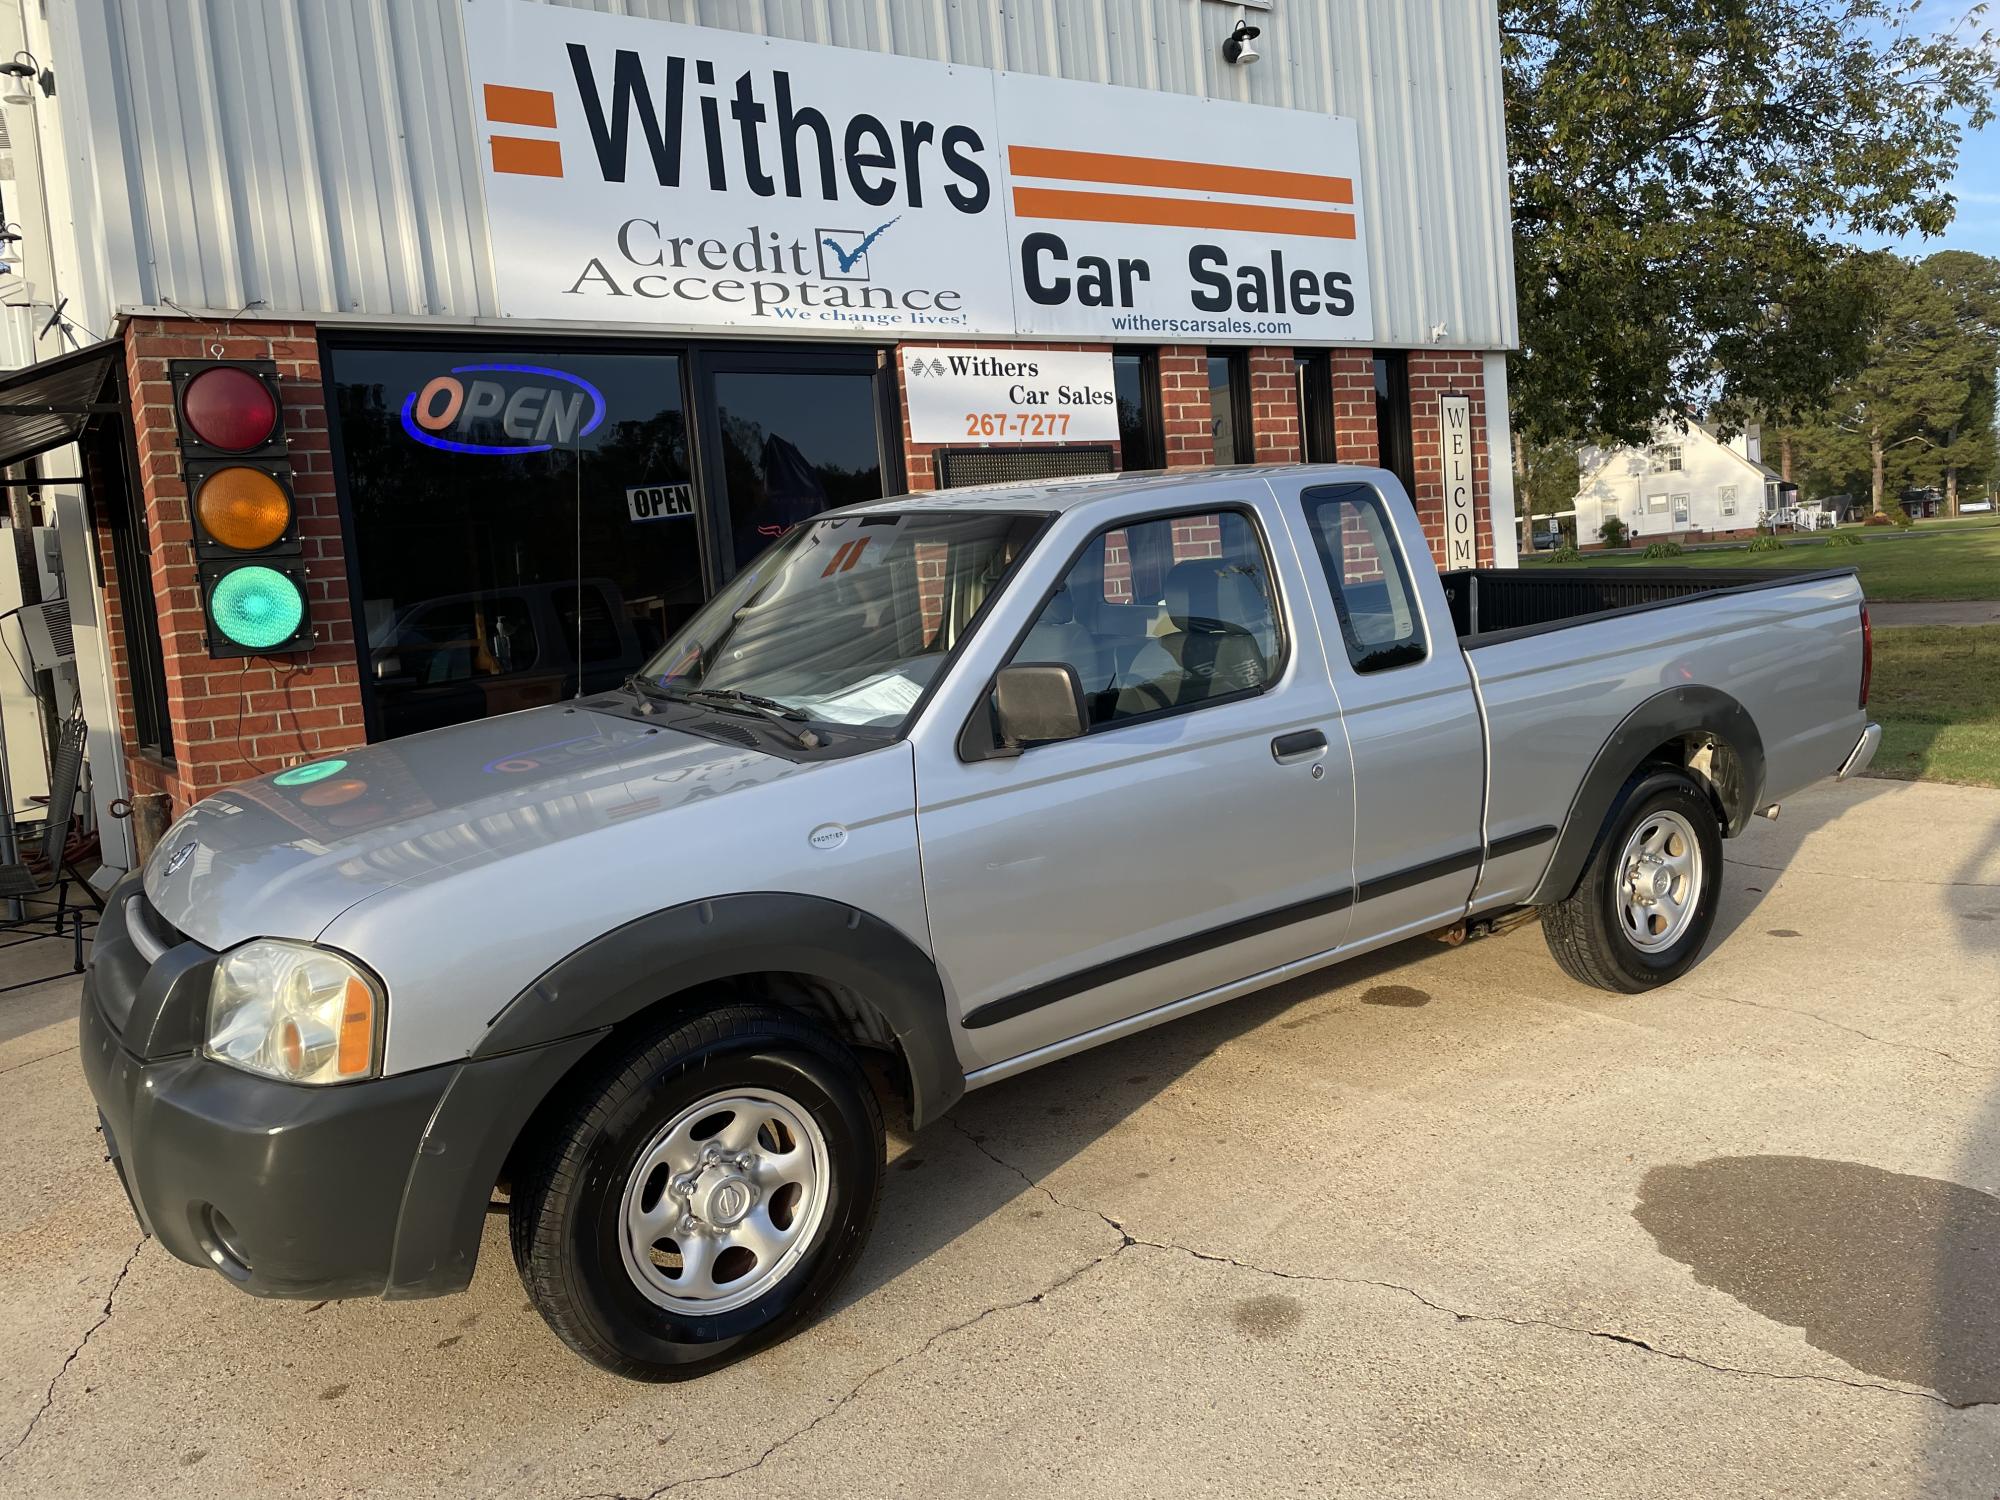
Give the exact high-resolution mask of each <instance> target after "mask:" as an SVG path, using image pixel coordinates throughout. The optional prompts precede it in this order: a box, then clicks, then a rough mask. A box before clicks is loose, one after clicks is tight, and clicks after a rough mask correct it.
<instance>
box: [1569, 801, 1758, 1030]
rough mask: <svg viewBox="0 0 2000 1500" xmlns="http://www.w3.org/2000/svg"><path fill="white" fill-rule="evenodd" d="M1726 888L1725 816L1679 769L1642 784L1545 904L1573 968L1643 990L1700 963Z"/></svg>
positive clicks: (1581, 977)
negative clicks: (1573, 881)
mask: <svg viewBox="0 0 2000 1500" xmlns="http://www.w3.org/2000/svg"><path fill="white" fill-rule="evenodd" d="M1721 890H1722V826H1721V824H1720V822H1719V821H1718V819H1717V818H1716V815H1715V807H1714V804H1713V803H1711V802H1710V801H1709V799H1708V794H1707V793H1706V792H1705V791H1703V789H1702V788H1701V787H1700V786H1699V785H1697V784H1696V783H1695V782H1694V780H1693V779H1692V778H1690V777H1688V776H1686V775H1685V774H1682V773H1680V772H1673V771H1668V772H1658V773H1655V774H1652V775H1649V776H1648V777H1647V778H1646V779H1645V780H1644V781H1643V782H1641V783H1640V784H1639V786H1638V787H1636V788H1635V789H1634V790H1633V793H1632V795H1631V796H1630V797H1628V798H1627V799H1626V801H1625V803H1624V806H1623V807H1622V808H1621V809H1620V811H1619V813H1618V814H1617V816H1616V817H1615V818H1614V819H1613V820H1612V823H1611V826H1610V827H1609V828H1607V829H1606V830H1605V836H1604V838H1603V839H1602V840H1601V841H1600V842H1599V844H1598V846H1597V852H1596V853H1595V854H1594V855H1592V856H1591V860H1590V863H1589V865H1588V866H1586V867H1585V869H1584V872H1583V878H1582V879H1581V880H1580V881H1578V882H1577V887H1576V890H1575V891H1574V892H1572V893H1571V894H1570V896H1569V898H1568V899H1567V900H1564V901H1558V902H1556V903H1555V904H1554V905H1552V906H1548V907H1544V908H1543V910H1542V932H1543V934H1544V936H1545V937H1546V938H1547V940H1548V945H1549V952H1550V953H1552V954H1554V955H1555V960H1556V962H1557V963H1558V964H1559V965H1561V966H1562V970H1563V972H1564V973H1566V974H1568V975H1569V976H1570V978H1572V979H1574V980H1577V981H1578V982H1580V983H1582V984H1588V985H1594V986H1596V987H1597V988H1598V989H1604V990H1614V991H1617V992H1619V993H1621V994H1628V995H1630V994H1638V993H1640V992H1642V991H1645V990H1650V989H1653V988H1655V987H1657V986H1659V985H1662V984H1667V983H1669V982H1671V981H1673V980H1675V979H1678V978H1680V976H1681V975H1683V974H1685V973H1686V972H1687V971H1688V970H1689V969H1691V968H1693V967H1694V964H1695V960H1696V959H1698V958H1699V957H1700V956H1701V949H1702V944H1704V943H1705V942H1707V941H1708V934H1709V931H1710V929H1711V928H1713V927H1714V925H1715V908H1716V904H1717V901H1718V899H1719V897H1720V895H1721Z"/></svg>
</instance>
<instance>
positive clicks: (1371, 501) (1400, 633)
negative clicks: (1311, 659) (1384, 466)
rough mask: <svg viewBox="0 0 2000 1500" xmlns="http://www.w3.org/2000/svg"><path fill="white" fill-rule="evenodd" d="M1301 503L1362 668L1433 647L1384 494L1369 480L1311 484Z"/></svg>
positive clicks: (1352, 655)
mask: <svg viewBox="0 0 2000 1500" xmlns="http://www.w3.org/2000/svg"><path fill="white" fill-rule="evenodd" d="M1300 502H1301V504H1303V505H1304V506H1305V512H1306V524H1307V526H1308V528H1309V529H1310V530H1311V532H1312V539H1313V548H1314V550H1315V551H1317V552H1318V553H1319V561H1320V566H1321V567H1322V568H1324V569H1325V570H1326V582H1327V587H1328V588H1329V589H1331V590H1332V591H1333V606H1334V613H1335V614H1337V615H1338V616H1339V617H1340V634H1341V639H1342V640H1344V641H1345V642H1346V644H1347V659H1348V661H1350V662H1351V663H1353V665H1354V670H1355V671H1357V672H1380V671H1383V670H1384V669H1386V668H1389V667H1404V666H1408V665H1409V664H1410V663H1412V662H1419V661H1422V660H1423V659H1424V657H1425V656H1426V655H1427V654H1428V652H1427V648H1426V647H1425V645H1424V626H1423V620H1422V618H1421V617H1420V615H1419V614H1418V611H1417V606H1416V590H1415V589H1413V588H1412V587H1411V586H1410V570H1409V569H1408V568H1407V567H1406V566H1405V565H1404V563H1403V554H1402V550H1401V549H1400V548H1399V547H1398V546H1397V545H1396V533H1395V528H1394V527H1393V526H1392V525H1391V524H1390V521H1389V512H1388V508H1387V507H1386V506H1384V505H1383V504H1382V497H1381V496H1380V495H1378V494H1376V493H1375V491H1374V490H1372V489H1370V488H1369V487H1368V486H1367V485H1363V484H1343V485H1336V486H1331V487H1328V488H1325V489H1316V490H1307V491H1306V492H1305V494H1304V495H1303V496H1301V497H1300Z"/></svg>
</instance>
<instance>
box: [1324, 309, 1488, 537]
mask: <svg viewBox="0 0 2000 1500" xmlns="http://www.w3.org/2000/svg"><path fill="white" fill-rule="evenodd" d="M1409 362H1410V453H1411V457H1412V458H1413V459H1414V460H1415V465H1414V467H1415V469H1416V479H1417V493H1416V494H1415V495H1414V496H1413V497H1412V498H1413V499H1414V500H1415V501H1416V505H1417V517H1418V519H1419V520H1421V521H1422V522H1423V523H1424V536H1425V537H1426V539H1428V540H1429V542H1430V544H1431V555H1432V556H1433V557H1434V558H1436V559H1437V560H1438V561H1439V563H1440V564H1442V562H1443V561H1444V457H1443V453H1442V450H1441V447H1440V443H1439V433H1438V397H1440V396H1444V395H1452V396H1464V397H1465V398H1466V399H1467V402H1468V405H1469V408H1470V413H1471V422H1472V515H1473V526H1474V529H1475V531H1476V533H1477V535H1478V538H1479V543H1478V545H1479V566H1480V567H1482V568H1490V567H1492V566H1493V505H1492V501H1493V491H1492V485H1491V484H1490V483H1489V481H1488V471H1487V452H1486V377H1485V369H1486V367H1485V363H1484V361H1483V360H1482V359H1481V357H1480V356H1479V355H1477V354H1467V353H1462V352H1460V351H1457V350H1426V349H1412V350H1411V351H1410V356H1409ZM1371 388H1372V387H1371ZM1371 399H1372V398H1371ZM1342 456H1343V457H1345V456H1346V455H1345V453H1344V452H1343V454H1342Z"/></svg>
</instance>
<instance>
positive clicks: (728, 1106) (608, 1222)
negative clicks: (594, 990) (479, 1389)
mask: <svg viewBox="0 0 2000 1500" xmlns="http://www.w3.org/2000/svg"><path fill="white" fill-rule="evenodd" d="M883 1158H884V1141H883V1134H882V1116H881V1112H880V1110H879V1108H878V1107H877V1105H876V1102H875V1096H874V1093H873V1091H872V1090H871V1089H870V1088H869V1085H868V1081H867V1079H866V1078H865V1077H864V1076H863V1074H862V1072H861V1069H860V1067H859V1066H858V1065H857V1064H856V1062H855V1059H854V1057H853V1056H852V1054H851V1053H850V1052H849V1051H848V1050H847V1048H846V1047H845V1046H844V1045H843V1044H842V1043H841V1041H840V1040H839V1039H838V1038H836V1037H834V1036H832V1035H830V1034H829V1033H828V1032H826V1031H825V1030H823V1029H822V1028H821V1027H819V1026H816V1025H814V1024H813V1023H812V1022H810V1021H809V1020H807V1019H805V1018H804V1017H802V1016H800V1015H798V1014H797V1013H795V1012H791V1011H787V1010H784V1009H782V1008H780V1007H774V1006H763V1005H742V1004H732V1005H726V1006H722V1007H719V1008H717V1009H715V1010H712V1011H708V1012H704V1013H702V1014H699V1015H695V1016H691V1017H687V1018H685V1019H683V1020H681V1021H680V1022H678V1023H677V1024H675V1025H673V1027H672V1029H670V1030H667V1031H665V1032H664V1033H663V1034H657V1035H655V1036H652V1037H650V1038H643V1039H640V1040H639V1041H637V1042H635V1043H633V1044H631V1045H630V1046H628V1047H627V1048H626V1050H624V1051H623V1052H620V1053H617V1054H615V1055H613V1056H612V1057H610V1058H608V1059H607V1060H606V1061H605V1063H604V1064H603V1065H602V1066H601V1067H600V1068H599V1069H598V1070H597V1071H596V1072H595V1073H594V1074H593V1075H591V1076H589V1077H588V1078H586V1079H585V1080H583V1081H582V1082H581V1083H580V1084H579V1085H578V1086H577V1087H576V1088H575V1089H574V1090H573V1092H572V1094H571V1096H570V1108H569V1109H568V1110H567V1111H566V1112H564V1113H563V1114H561V1115H560V1116H559V1117H558V1118H557V1119H556V1120H555V1121H553V1122H552V1126H551V1128H549V1129H548V1130H546V1131H545V1132H544V1134H543V1137H542V1139H541V1140H539V1141H538V1142H535V1143H534V1144H533V1146H532V1147H531V1151H530V1155H529V1158H528V1160H527V1161H526V1163H525V1164H524V1168H523V1170H522V1171H520V1172H519V1174H518V1175H517V1177H516V1184H515V1193H514V1198H513V1203H512V1205H511V1208H510V1210H509V1213H510V1225H509V1228H510V1230H511V1238H512V1241H513V1249H514V1263H515V1266H516V1267H517V1268H518V1270H519V1271H520V1273H521V1280H522V1283H523V1284H524V1285H525V1286H526V1287H527V1290H528V1295H529V1297H530V1298H532V1299H533V1301H534V1304H535V1307H536V1309H537V1310H538V1311H539V1312H540V1313H541V1315H542V1317H543V1318H544V1320H546V1321H547V1323H548V1324H549V1326H550V1327H551V1328H553V1329H554V1330H555V1332H556V1334H557V1335H558V1336H559V1337H560V1338H561V1339H562V1340H563V1342H564V1343H566V1344H568V1345H569V1346H570V1347H571V1348H572V1349H574V1350H576V1352H577V1353H579V1354H581V1355H583V1356H584V1358H586V1359H588V1360H590V1361H592V1362H593V1363H595V1364H598V1365H601V1366H602V1367H604V1368H605V1369H607V1370H610V1371H612V1372H613V1373H615V1374H619V1375H625V1376H628V1377H630V1378H633V1379H636V1380H684V1379H688V1378H689V1377H692V1376H695V1375H701V1374H705V1373H706V1372H708V1371H709V1370H712V1369H715V1368H717V1367H718V1366H721V1365H724V1364H727V1363H729V1362H731V1361H732V1360H736V1359H740V1358H741V1357H742V1356H744V1355H745V1354H748V1353H749V1352H751V1351H752V1350H753V1349H757V1348H761V1347H762V1346H764V1345H766V1344H770V1343H773V1342H775V1341H776V1340H778V1339H781V1338H785V1337H788V1336H789V1335H790V1334H792V1333H794V1332H796V1331H797V1330H798V1329H799V1328H800V1327H802V1326H803V1325H804V1324H805V1323H806V1322H807V1321H808V1320H810V1319H811V1318H812V1316H813V1315H814V1314H815V1313H816V1312H817V1311H818V1310H819V1309H820V1308H821V1307H823V1306H824V1305H825V1303H826V1301H827V1299H828V1298H829V1297H830V1296H831V1295H832V1293H833V1291H834V1289H835V1288H836V1287H837V1286H838V1285H839V1283H840V1281H841V1280H842V1278H844V1277H845V1276H846V1274H847V1273H848V1271H849V1270H851V1269H852V1268H853V1265H854V1263H855V1261H856V1260H857V1259H858V1258H859V1256H860V1253H861V1247H862V1245H863V1243H864V1242H865V1241H866V1240H867V1237H868V1231H869V1229H870V1228H871V1227H872V1225H873V1223H874V1219H875V1205H876V1199H877V1195H878V1193H879V1191H880V1188H881V1182H882V1166H883Z"/></svg>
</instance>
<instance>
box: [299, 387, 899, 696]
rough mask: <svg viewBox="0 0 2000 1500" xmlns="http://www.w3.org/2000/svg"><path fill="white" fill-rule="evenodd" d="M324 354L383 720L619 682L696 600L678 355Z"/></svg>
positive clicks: (696, 546)
mask: <svg viewBox="0 0 2000 1500" xmlns="http://www.w3.org/2000/svg"><path fill="white" fill-rule="evenodd" d="M327 359H328V371H329V375H330V380H331V384H332V388H333V406H334V421H335V425H336V441H337V444H338V453H339V456H340V461H341V463H342V464H343V465H344V467H345V471H346V477H347V494H348V500H349V505H350V509H351V512H352V517H353V530H354V537H353V543H354V545H353V556H352V557H351V558H350V560H349V568H350V572H351V578H350V583H351V585H352V587H353V588H354V591H355V597H356V599H357V600H358V601H359V610H358V613H359V615H360V622H359V623H360V625H361V628H362V632H363V636H364V640H363V644H362V648H361V656H362V671H363V672H364V674H366V676H367V678H368V681H369V684H370V688H371V691H372V694H373V698H374V703H375V710H376V722H375V724H374V725H373V729H374V732H375V733H376V734H377V735H379V736H394V735H400V734H409V733H413V732H415V731H417V730H421V729H432V728H437V727H439V726H441V725H445V724H453V723H458V722H460V721H462V720H466V719H474V718H481V717H484V716H486V715H488V714H494V713H503V712H506V711H508V710H510V709H516V708H527V707H532V706H534V705H536V704H540V703H553V702H558V701H560V700H562V699H564V698H568V697H571V696H573V695H574V694H575V693H577V692H578V691H579V690H581V691H584V692H591V691H596V690H599V689H602V688H606V687H612V686H616V685H617V684H618V683H619V682H621V681H623V680H624V678H625V677H626V676H627V675H629V674H630V673H632V672H634V671H636V670H637V669H638V668H639V666H640V665H641V664H642V663H643V662H644V661H645V660H646V659H647V657H648V656H650V655H651V654H652V653H653V652H654V651H656V650H658V648H659V647H660V645H661V643H662V642H664V641H665V640H666V639H667V637H668V636H670V635H671V634H672V633H673V632H674V631H675V630H677V629H679V628H680V626H681V625H683V624H684V623H686V621H687V620H688V619H689V618H690V617H691V616H692V615H693V614H694V612H695V611H696V610H697V609H698V608H699V607H700V605H701V603H702V600H703V598H704V596H705V591H704V588H703V583H702V562H701V546H700V542H699V539H698V536H697V528H698V526H699V525H700V522H699V520H698V518H697V510H698V507H697V506H696V505H695V503H694V499H693V488H692V485H691V479H692V475H691V472H690V469H689V455H688V431H687V414H686V406H685V398H684V395H683V390H682V362H681V359H680V357H679V356H678V355H676V354H674V353H671V352H668V353H660V354H651V353H649V354H613V353H582V352H573V351H570V350H535V351H532V352H529V353H522V352H521V351H519V350H514V351H509V352H496V351H495V350H493V349H490V348H489V349H485V350H479V349H457V350H450V349H446V350H438V349H424V350H418V349H398V348H335V349H331V350H329V351H328V355H327ZM871 447H872V439H871Z"/></svg>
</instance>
